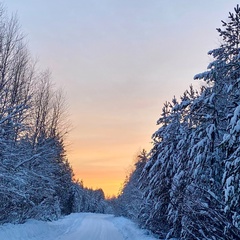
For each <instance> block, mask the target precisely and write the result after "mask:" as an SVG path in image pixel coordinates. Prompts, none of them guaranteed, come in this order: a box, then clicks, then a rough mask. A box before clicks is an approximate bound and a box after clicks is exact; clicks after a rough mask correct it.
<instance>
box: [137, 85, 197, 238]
mask: <svg viewBox="0 0 240 240" xmlns="http://www.w3.org/2000/svg"><path fill="white" fill-rule="evenodd" d="M196 97H197V92H195V91H194V90H193V88H192V86H191V87H190V90H189V91H186V92H185V93H184V94H183V97H181V102H180V103H178V102H177V100H176V99H175V98H174V99H173V101H172V103H165V104H164V107H163V112H162V117H161V118H160V119H159V121H158V124H159V125H160V128H159V130H158V131H157V132H156V133H155V134H154V135H153V140H154V147H153V149H152V151H151V157H150V159H149V161H148V163H147V164H146V166H145V168H144V170H143V172H142V177H141V179H140V182H141V187H142V190H143V192H144V196H145V197H144V202H143V204H142V209H141V212H140V214H139V221H140V223H141V225H143V227H146V228H148V229H150V230H152V231H153V232H155V233H157V234H158V235H160V236H161V237H164V238H165V237H167V238H168V237H173V236H175V237H179V236H180V233H181V229H182V221H181V219H182V216H183V212H184V209H185V205H184V204H185V202H184V201H185V192H186V189H187V186H188V184H189V181H188V180H189V179H188V175H189V167H188V157H187V154H188V148H189V144H190V140H189V135H190V134H191V131H192V127H193V125H194V124H195V123H194V122H193V120H192V119H191V118H190V115H189V112H190V106H191V103H192V102H193V101H194V99H195V98H196ZM145 179H147V183H146V180H145Z"/></svg>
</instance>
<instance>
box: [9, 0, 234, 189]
mask: <svg viewBox="0 0 240 240" xmlns="http://www.w3.org/2000/svg"><path fill="white" fill-rule="evenodd" d="M237 3H238V1H235V0H198V1H197V0H171V1H169V0H118V1H117V0H85V1H83V0H68V1H66V0H65V1H61V0H41V1H40V0H35V1H34V0H31V1H30V0H21V1H19V0H8V1H5V6H6V7H7V9H8V12H9V13H11V12H16V11H17V12H18V17H19V21H20V24H21V25H22V30H23V32H24V33H25V34H26V36H27V40H28V42H29V48H30V50H31V53H32V55H33V56H34V57H35V58H38V59H39V68H41V69H45V68H49V69H50V70H51V71H52V77H53V80H54V81H55V82H56V85H57V86H59V87H60V88H63V89H64V90H65V92H66V98H67V102H68V105H69V106H70V108H69V112H70V121H71V122H72V125H73V131H72V132H71V134H70V136H69V140H70V141H71V142H72V145H71V149H70V152H69V159H70V161H71V162H72V164H73V167H74V170H75V172H76V173H77V175H78V176H79V177H81V178H83V179H84V181H85V182H86V184H88V185H93V186H96V185H94V184H93V183H92V181H91V179H90V177H88V176H92V175H94V173H96V175H97V172H98V171H99V174H100V172H101V171H102V172H104V175H110V172H112V173H115V174H114V175H116V177H118V179H122V180H123V178H124V175H125V171H126V168H127V166H128V165H129V164H131V162H132V159H133V156H134V155H135V154H136V152H137V151H138V150H139V149H140V148H144V147H145V148H147V149H150V144H149V143H150V141H151V135H152V133H153V132H154V131H155V130H157V127H156V121H157V119H158V117H159V116H160V114H161V108H162V104H163V102H164V101H166V100H171V98H172V97H173V95H176V96H177V97H179V96H180V95H181V94H182V93H183V91H184V90H185V89H187V88H188V86H189V85H190V84H191V83H194V81H193V76H194V75H195V74H196V73H199V72H202V71H204V70H205V69H206V67H207V65H208V63H209V61H210V59H209V57H208V56H207V52H208V51H209V50H211V49H212V48H215V47H217V46H218V44H219V42H218V37H217V32H216V30H215V29H216V28H217V27H220V26H221V20H222V19H223V20H226V19H227V16H228V12H229V11H232V10H233V7H235V6H236V4H237ZM196 85H197V84H196ZM96 163H98V164H97V165H96ZM103 169H104V171H103ZM106 169H107V170H106ZM105 177H106V176H105ZM103 178H104V176H101V177H99V179H98V180H97V181H98V183H97V186H99V187H101V186H102V187H103V188H104V190H105V191H106V192H107V191H108V190H107V189H109V188H110V187H112V189H113V188H114V187H115V188H117V187H119V181H120V180H119V181H118V182H117V180H116V182H114V181H112V183H109V185H106V184H105V182H103V180H102V179H103ZM109 182H110V181H109ZM113 182H114V186H113Z"/></svg>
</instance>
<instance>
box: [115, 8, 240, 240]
mask: <svg viewBox="0 0 240 240" xmlns="http://www.w3.org/2000/svg"><path fill="white" fill-rule="evenodd" d="M217 31H218V33H219V36H220V39H221V40H220V42H221V44H220V46H219V47H218V48H216V49H213V50H211V51H209V52H208V54H209V55H210V56H211V57H212V62H211V63H210V64H209V65H208V67H207V70H206V71H205V72H203V73H200V74H197V75H196V76H195V77H194V79H195V80H203V81H204V82H205V84H204V86H203V87H202V88H201V90H199V91H196V90H194V89H193V87H190V88H189V89H188V90H186V91H185V92H184V93H183V95H182V96H181V98H180V99H179V100H178V99H176V98H175V97H174V98H173V99H172V101H171V102H166V103H165V104H164V106H163V108H162V113H161V116H160V118H159V120H158V121H157V124H158V125H159V129H158V130H157V131H156V132H155V133H154V134H153V136H152V139H153V148H152V150H151V151H150V153H149V154H146V152H145V151H143V152H142V153H141V154H140V155H139V157H138V161H137V163H136V164H135V170H134V171H133V172H132V173H131V174H130V176H129V177H128V178H127V180H126V182H125V185H124V188H123V190H122V194H121V195H120V196H119V197H118V198H117V199H115V200H114V206H115V211H116V212H117V213H118V214H120V215H124V216H127V217H130V218H132V219H134V220H135V221H136V222H138V223H139V224H140V225H141V226H142V227H144V228H147V229H150V230H151V231H152V232H154V233H155V234H156V235H157V236H159V237H160V238H161V239H170V238H179V239H215V240H220V239H225V240H226V239H229V240H230V239H240V8H239V6H237V7H236V8H235V9H234V12H233V13H229V18H228V21H226V22H225V21H222V28H218V29H217Z"/></svg>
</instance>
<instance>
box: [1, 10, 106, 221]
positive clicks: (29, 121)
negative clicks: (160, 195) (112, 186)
mask: <svg viewBox="0 0 240 240" xmlns="http://www.w3.org/2000/svg"><path fill="white" fill-rule="evenodd" d="M65 110H66V109H65V104H64V98H63V95H62V93H61V91H59V90H56V89H55V88H54V86H53V83H52V82H51V80H50V74H49V73H48V72H38V71H37V70H36V67H35V64H34V62H33V60H32V59H31V56H30V53H29V51H28V49H27V46H26V44H25V42H24V37H23V35H22V34H21V31H20V28H19V26H18V21H17V20H16V18H15V17H11V18H9V17H8V15H7V14H6V12H5V11H4V9H3V7H2V6H0V223H6V222H13V223H22V222H24V221H25V220H26V219H29V218H35V219H40V220H54V219H57V218H58V217H59V216H61V215H62V214H69V213H71V212H77V211H93V212H94V211H98V212H101V211H102V212H103V211H105V210H104V208H105V205H104V195H103V192H101V191H100V190H99V191H93V190H90V189H85V188H83V186H82V185H81V184H79V183H77V182H75V181H73V172H72V168H71V166H70V164H69V162H68V160H67V157H66V153H65V146H64V137H65V135H66V132H67V126H66V121H65V117H66V116H65V113H66V111H65ZM80 200H81V201H80ZM84 201H85V203H83V202H84ZM96 201H100V202H101V203H100V204H99V205H97V204H96Z"/></svg>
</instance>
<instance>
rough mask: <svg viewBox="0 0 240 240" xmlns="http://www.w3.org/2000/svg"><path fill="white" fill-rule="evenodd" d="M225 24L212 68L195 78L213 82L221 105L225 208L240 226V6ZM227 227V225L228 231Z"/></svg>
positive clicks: (217, 103) (219, 106) (216, 100)
mask: <svg viewBox="0 0 240 240" xmlns="http://www.w3.org/2000/svg"><path fill="white" fill-rule="evenodd" d="M222 25H223V28H222V29H220V28H219V29H217V30H218V32H219V35H220V36H221V37H222V43H221V45H220V47H219V48H217V49H214V50H212V51H210V52H209V54H210V55H212V56H213V57H214V61H213V62H212V63H211V64H210V65H209V67H208V68H209V70H208V71H207V72H205V73H203V74H199V75H197V76H196V77H195V78H197V79H199V78H202V79H204V80H205V81H207V82H210V83H211V84H213V93H214V94H215V95H214V98H215V102H216V105H217V108H218V118H217V119H218V120H219V121H220V123H221V125H220V127H219V128H220V130H222V129H223V130H224V131H222V135H223V134H224V136H223V138H222V135H221V139H222V143H221V145H220V146H221V148H222V150H223V151H225V156H224V158H223V159H222V161H223V160H224V165H225V168H224V174H223V179H222V180H223V185H224V197H223V199H224V201H225V208H224V211H225V212H226V213H227V215H228V217H229V219H230V220H231V219H232V223H233V224H234V226H235V227H237V228H238V229H240V211H239V207H240V203H239V201H240V197H239V196H240V174H239V172H240V171H239V166H240V165H239V164H240V161H239V160H240V158H239V156H240V155H239V152H240V151H239V145H240V141H239V132H240V127H239V126H240V120H239V119H240V110H239V109H240V106H239V105H240V91H239V90H240V89H239V81H240V46H239V43H240V8H239V6H237V7H236V8H235V9H234V12H233V13H229V19H228V21H227V22H224V21H222ZM226 125H228V126H227V127H226ZM227 231H228V227H227V226H226V234H228V233H227Z"/></svg>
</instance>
